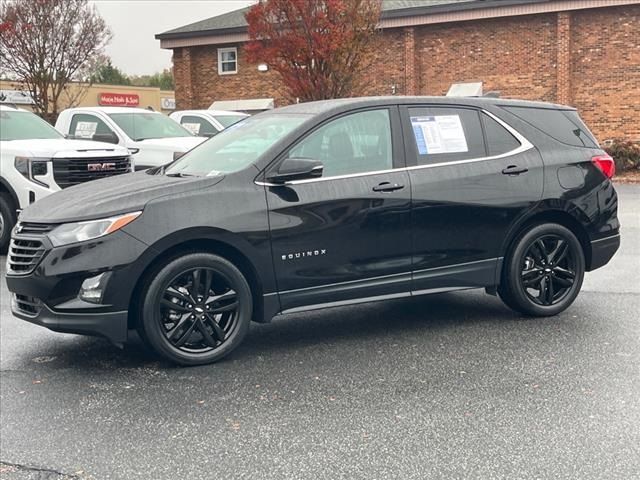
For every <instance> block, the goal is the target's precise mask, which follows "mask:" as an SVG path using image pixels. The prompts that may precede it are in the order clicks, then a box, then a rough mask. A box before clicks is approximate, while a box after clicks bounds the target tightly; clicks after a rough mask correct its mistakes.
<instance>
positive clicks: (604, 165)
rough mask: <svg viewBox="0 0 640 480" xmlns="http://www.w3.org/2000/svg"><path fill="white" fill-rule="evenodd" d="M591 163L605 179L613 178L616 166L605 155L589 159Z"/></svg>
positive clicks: (611, 159)
mask: <svg viewBox="0 0 640 480" xmlns="http://www.w3.org/2000/svg"><path fill="white" fill-rule="evenodd" d="M591 162H592V163H593V164H594V165H595V166H596V167H598V169H599V170H600V171H601V172H602V173H604V175H605V176H606V177H607V178H611V177H613V176H614V175H615V173H616V164H615V162H614V161H613V158H611V157H610V156H609V155H607V154H606V153H603V154H602V155H596V156H595V157H593V158H592V159H591Z"/></svg>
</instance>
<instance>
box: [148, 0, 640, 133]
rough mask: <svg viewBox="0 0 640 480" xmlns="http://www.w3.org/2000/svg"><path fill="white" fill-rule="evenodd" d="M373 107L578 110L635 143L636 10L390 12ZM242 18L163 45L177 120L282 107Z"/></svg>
mask: <svg viewBox="0 0 640 480" xmlns="http://www.w3.org/2000/svg"><path fill="white" fill-rule="evenodd" d="M382 5H383V12H382V17H381V20H380V27H381V29H382V31H381V34H380V35H379V36H378V38H377V39H376V40H375V42H374V46H373V48H372V51H371V55H373V60H374V61H373V62H372V64H371V67H370V69H371V71H370V72H367V78H368V79H370V80H369V81H368V86H367V88H366V91H363V92H362V93H363V94H366V95H444V94H446V93H447V92H448V90H449V89H450V87H451V86H452V85H453V84H457V83H475V84H476V85H481V89H482V91H483V92H485V93H486V92H488V91H493V92H500V95H501V96H502V97H510V98H523V99H530V100H543V101H549V102H557V103H563V104H568V105H573V106H575V107H577V108H578V110H579V111H580V113H581V115H582V116H583V117H584V119H585V120H586V122H587V123H588V124H589V125H590V126H591V128H592V130H593V131H594V133H595V134H596V135H597V136H598V138H600V139H601V140H608V139H613V138H625V139H629V140H637V141H640V0H383V3H382ZM246 12H247V9H246V8H244V9H240V10H236V11H233V12H230V13H226V14H224V15H219V16H217V17H213V18H209V19H205V20H202V21H199V22H196V23H193V24H190V25H186V26H183V27H180V28H176V29H174V30H170V31H168V32H164V33H161V34H158V35H156V38H158V39H159V40H160V42H161V47H162V48H165V49H171V50H173V64H174V76H175V83H176V90H175V98H176V103H177V108H179V109H191V108H210V107H211V106H213V107H214V108H215V107H217V108H227V109H238V110H248V111H258V110H262V109H267V108H272V107H273V106H282V105H285V104H286V103H288V102H287V100H286V95H285V93H284V89H283V87H282V85H281V84H280V82H279V79H278V76H277V74H276V73H275V72H273V71H271V70H269V69H268V68H267V67H266V65H264V64H260V63H258V64H250V63H248V62H247V60H246V55H245V52H244V49H243V45H244V44H245V43H246V42H247V41H248V33H247V22H246V20H245V14H246Z"/></svg>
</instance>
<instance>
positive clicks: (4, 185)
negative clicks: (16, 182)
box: [0, 177, 20, 208]
mask: <svg viewBox="0 0 640 480" xmlns="http://www.w3.org/2000/svg"><path fill="white" fill-rule="evenodd" d="M2 190H6V191H7V193H8V194H9V196H10V197H11V200H12V201H13V204H14V205H15V206H16V208H20V200H18V195H17V194H16V192H15V190H14V189H13V187H12V186H11V185H10V184H9V182H7V181H6V180H5V178H4V177H0V192H1V191H2Z"/></svg>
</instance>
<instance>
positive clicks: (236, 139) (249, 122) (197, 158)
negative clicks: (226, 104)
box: [165, 114, 309, 175]
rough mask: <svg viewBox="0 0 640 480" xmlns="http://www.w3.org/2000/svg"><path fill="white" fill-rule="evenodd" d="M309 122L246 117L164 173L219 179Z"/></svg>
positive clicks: (297, 117) (288, 117) (304, 117)
mask: <svg viewBox="0 0 640 480" xmlns="http://www.w3.org/2000/svg"><path fill="white" fill-rule="evenodd" d="M308 118H309V117H308V115H285V114H277V115H267V116H260V115H259V116H256V117H247V118H246V119H245V120H244V121H242V122H240V123H236V124H235V125H232V126H231V127H229V128H227V129H226V130H223V131H222V132H220V133H219V134H218V135H216V136H215V137H213V138H211V139H210V140H207V141H206V142H204V143H202V144H200V145H198V146H197V147H196V148H194V149H193V150H191V151H190V152H189V153H187V154H186V155H185V156H183V157H182V158H180V160H178V161H177V162H176V163H174V164H173V165H171V166H170V167H168V168H167V169H166V172H165V173H166V174H167V175H219V174H221V173H232V172H237V171H240V170H242V169H243V168H246V167H248V166H249V165H251V164H252V163H254V162H255V161H256V160H257V159H258V158H259V157H260V156H261V155H262V154H263V153H265V152H266V151H267V150H268V149H269V148H270V147H271V146H272V145H274V144H275V143H276V142H278V141H279V140H281V139H282V138H284V137H285V136H286V135H288V134H289V133H291V132H292V131H293V130H294V129H295V128H296V127H298V126H300V125H301V124H302V123H303V122H304V121H305V120H307V119H308Z"/></svg>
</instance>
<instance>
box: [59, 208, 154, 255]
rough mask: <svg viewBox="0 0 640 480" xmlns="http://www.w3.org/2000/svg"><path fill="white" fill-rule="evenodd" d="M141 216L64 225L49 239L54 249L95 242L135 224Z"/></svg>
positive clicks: (127, 215)
mask: <svg viewBox="0 0 640 480" xmlns="http://www.w3.org/2000/svg"><path fill="white" fill-rule="evenodd" d="M140 214H142V212H132V213H125V214H124V215H118V216H117V217H110V218H102V219H100V220H90V221H88V222H74V223H64V224H62V225H60V226H59V227H56V228H54V229H53V230H52V231H51V232H50V233H49V239H50V240H51V243H52V244H53V246H54V247H60V246H62V245H68V244H70V243H76V242H84V241H86V240H93V239H94V238H99V237H103V236H104V235H108V234H110V233H113V232H116V231H118V230H120V229H121V228H122V227H124V226H125V225H128V224H130V223H131V222H133V221H134V220H135V219H136V218H138V217H139V216H140Z"/></svg>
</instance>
